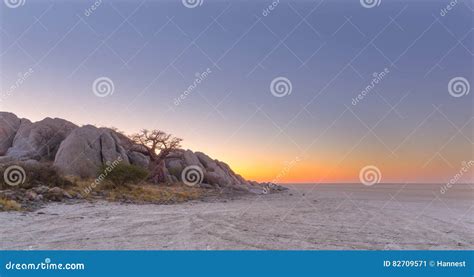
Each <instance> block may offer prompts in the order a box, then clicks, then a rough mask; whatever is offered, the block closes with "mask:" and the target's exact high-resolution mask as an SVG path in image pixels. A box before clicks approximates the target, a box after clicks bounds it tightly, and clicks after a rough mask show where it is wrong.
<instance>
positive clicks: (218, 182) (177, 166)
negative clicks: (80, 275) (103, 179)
mask: <svg viewBox="0 0 474 277" xmlns="http://www.w3.org/2000/svg"><path fill="white" fill-rule="evenodd" d="M140 147H141V146H138V145H136V144H134V143H133V142H132V141H131V140H130V139H129V138H128V137H126V136H125V135H123V134H121V133H119V132H116V131H114V130H112V129H109V128H97V127H95V126H92V125H85V126H82V127H78V126H76V125H75V124H73V123H71V122H68V121H66V120H63V119H59V118H54V119H52V118H46V119H43V120H41V121H38V122H34V123H32V122H30V121H29V120H27V119H19V118H18V117H17V116H16V115H14V114H12V113H6V112H0V163H7V162H12V161H23V162H36V161H40V162H41V161H50V162H53V164H54V166H55V167H56V168H57V169H58V170H59V171H60V172H62V173H63V174H66V175H74V176H80V177H83V178H86V177H89V178H95V177H96V176H97V173H98V170H99V168H100V167H101V166H102V165H104V164H107V163H109V162H114V161H116V160H118V159H120V161H121V162H123V163H126V164H133V165H137V166H141V167H145V168H146V167H148V165H149V163H150V157H148V156H146V155H145V154H143V153H144V152H145V151H143V149H140ZM165 167H166V168H165V180H166V181H167V182H169V183H175V182H184V183H190V182H189V180H183V178H185V177H184V176H185V173H187V171H188V169H194V172H192V174H195V175H194V176H193V179H192V182H191V183H192V184H191V185H199V186H201V187H207V188H218V189H225V188H231V189H237V190H243V191H248V192H252V193H257V194H263V193H268V192H270V191H272V190H277V191H278V190H284V189H285V188H283V187H281V186H277V185H275V184H270V183H264V184H261V183H257V182H253V181H247V180H245V179H244V178H242V176H240V175H238V174H236V173H235V172H234V171H233V170H232V169H231V168H230V167H229V166H228V165H227V164H225V163H223V162H221V161H218V160H215V159H212V158H210V157H209V156H207V155H206V154H204V153H201V152H193V151H191V150H176V151H174V152H172V153H170V154H169V155H168V156H167V157H166V158H165ZM196 174H197V175H196ZM191 176H192V175H191Z"/></svg>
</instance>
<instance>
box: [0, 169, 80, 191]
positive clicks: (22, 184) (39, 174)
mask: <svg viewBox="0 0 474 277" xmlns="http://www.w3.org/2000/svg"><path fill="white" fill-rule="evenodd" d="M5 171H7V172H6V173H7V174H6V175H5ZM39 185H45V186H49V187H66V186H69V185H72V183H71V182H70V181H69V180H67V179H65V178H64V177H62V176H61V175H60V174H59V173H58V171H57V170H56V168H55V167H54V166H53V165H52V164H50V163H38V164H26V163H18V164H5V165H1V166H0V188H1V189H14V188H27V189H28V188H32V187H35V186H39Z"/></svg>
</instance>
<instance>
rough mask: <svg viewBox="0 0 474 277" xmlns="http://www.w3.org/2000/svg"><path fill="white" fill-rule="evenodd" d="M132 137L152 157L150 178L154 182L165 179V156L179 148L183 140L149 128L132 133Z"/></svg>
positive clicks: (141, 149)
mask: <svg viewBox="0 0 474 277" xmlns="http://www.w3.org/2000/svg"><path fill="white" fill-rule="evenodd" d="M130 139H131V140H132V141H133V142H134V143H135V144H136V145H139V147H140V149H137V150H138V151H140V152H142V153H143V154H145V155H147V156H149V157H150V165H149V169H150V180H151V181H152V182H153V183H159V182H163V181H165V176H164V169H165V158H166V156H168V154H169V153H171V152H172V151H173V150H176V149H179V148H180V147H181V141H183V140H182V139H180V138H177V137H174V136H172V135H171V134H167V133H165V132H163V131H160V130H147V129H143V130H141V131H140V132H139V133H136V134H133V135H131V136H130Z"/></svg>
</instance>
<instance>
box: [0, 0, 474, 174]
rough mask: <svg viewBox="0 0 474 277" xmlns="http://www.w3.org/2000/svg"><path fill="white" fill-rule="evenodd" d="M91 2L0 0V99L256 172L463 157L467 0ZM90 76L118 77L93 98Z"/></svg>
mask: <svg viewBox="0 0 474 277" xmlns="http://www.w3.org/2000/svg"><path fill="white" fill-rule="evenodd" d="M94 2H95V1H27V2H26V3H25V5H23V6H21V7H18V8H14V9H11V8H7V7H6V6H5V5H2V7H1V20H0V21H1V22H0V23H1V30H0V31H1V51H0V54H1V89H2V94H3V97H2V102H1V103H0V105H1V110H5V111H10V112H14V113H16V114H17V115H18V116H21V117H26V118H30V119H32V120H40V119H42V118H44V117H47V116H49V117H61V118H65V119H68V120H70V121H73V122H75V123H78V124H84V123H93V124H96V125H100V126H115V127H117V128H119V129H122V130H124V131H125V132H127V133H131V132H135V131H137V130H138V129H141V128H158V129H162V130H165V131H168V132H171V133H173V134H175V135H178V136H180V137H182V138H183V139H184V146H185V147H186V148H191V149H193V150H201V151H204V152H206V153H208V154H210V155H211V156H213V157H215V158H219V159H221V160H224V161H226V162H228V163H229V164H230V165H231V166H232V167H233V168H235V169H236V171H238V172H241V173H242V174H243V175H244V176H245V177H248V178H251V179H258V180H273V179H275V178H277V177H278V176H279V177H278V179H279V180H278V181H287V182H352V181H358V179H359V171H360V169H361V168H363V167H364V166H366V165H375V166H377V167H378V168H379V169H380V171H381V172H382V181H384V182H445V181H447V180H449V179H450V178H452V177H453V176H454V175H455V174H456V173H458V172H459V170H460V168H461V167H462V162H463V161H470V160H474V147H473V146H474V144H473V143H474V139H473V138H474V119H473V110H474V100H473V96H472V95H473V92H472V91H471V92H470V93H469V94H466V95H464V96H462V97H453V96H451V95H450V94H449V92H448V83H449V81H450V80H451V79H452V78H454V77H464V78H466V79H467V80H468V81H469V82H470V84H471V85H472V83H473V82H472V81H473V53H474V46H473V45H474V43H473V38H474V31H473V26H474V24H473V18H474V17H473V9H474V5H473V1H458V3H457V5H456V6H454V7H453V8H452V9H451V10H450V11H448V13H447V14H446V15H444V16H442V15H441V14H440V11H441V9H442V8H444V7H445V6H446V5H447V4H448V3H449V1H388V0H385V1H384V0H382V1H381V4H380V5H379V6H377V7H374V8H364V7H363V6H362V5H361V3H360V2H359V1H280V2H279V3H278V5H276V7H275V8H274V10H272V11H270V13H269V14H268V15H267V16H264V15H263V13H262V12H263V10H264V9H265V8H266V7H268V5H270V4H271V3H272V1H209V0H203V3H202V5H201V6H199V7H196V8H186V7H185V6H184V5H183V4H182V2H181V1H102V3H101V4H100V5H99V6H98V7H97V9H96V10H95V11H93V12H92V13H91V14H90V15H88V16H87V15H86V14H85V10H86V9H88V8H89V7H91V6H92V5H93V3H94ZM2 4H3V3H2ZM29 68H32V69H33V73H32V74H31V76H30V77H28V78H27V79H26V80H25V82H24V83H23V84H21V86H19V87H18V88H16V89H15V90H14V91H12V92H10V93H6V91H7V90H8V89H9V88H10V87H11V86H12V85H13V84H15V82H16V81H17V79H18V73H19V72H22V73H24V72H26V71H28V69H29ZM207 68H209V69H210V71H211V73H210V74H209V76H208V77H207V78H206V79H205V80H203V81H202V82H201V83H200V84H199V85H198V86H197V87H196V89H195V90H193V91H192V92H191V93H190V94H189V95H188V96H187V97H186V99H184V100H183V101H182V102H181V103H180V104H179V105H175V104H174V102H175V101H174V100H175V99H176V98H177V97H179V96H180V95H181V94H183V92H184V91H185V90H186V89H187V88H188V87H189V86H190V85H192V84H193V82H194V80H195V74H196V73H197V72H204V71H206V69H207ZM385 69H387V70H388V71H389V73H388V74H387V75H386V76H385V77H384V78H383V80H381V81H380V82H379V83H378V84H377V85H376V86H375V88H374V90H372V91H371V92H370V93H369V94H368V95H367V96H366V97H365V98H364V99H363V100H362V101H361V102H360V103H359V104H357V105H355V106H354V105H352V99H353V98H355V97H357V95H358V94H359V93H361V91H362V90H364V88H365V87H366V86H368V85H369V84H370V83H371V80H372V79H373V76H372V74H373V73H374V72H377V73H380V72H382V71H384V70H385ZM102 76H105V77H108V78H110V79H111V80H112V81H113V83H114V86H115V90H114V93H113V94H112V95H109V96H107V97H103V98H100V97H97V96H96V95H94V93H93V91H92V84H93V82H94V80H96V79H97V78H99V77H102ZM279 76H284V77H286V78H288V79H289V80H290V81H291V83H292V92H291V94H289V95H286V96H285V97H275V96H273V95H272V93H271V91H270V83H271V82H272V80H273V79H274V78H276V77H279ZM471 90H472V89H471ZM6 94H8V95H6ZM295 159H297V160H298V162H296V163H292V161H295ZM472 172H473V171H472V169H471V170H470V171H469V173H468V174H465V175H464V176H463V180H464V181H472V180H473V179H474V178H473V174H472Z"/></svg>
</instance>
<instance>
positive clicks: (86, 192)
mask: <svg viewBox="0 0 474 277" xmlns="http://www.w3.org/2000/svg"><path fill="white" fill-rule="evenodd" d="M73 183H74V184H75V185H74V186H71V187H69V188H67V189H66V191H67V192H68V193H69V194H71V195H73V196H77V195H81V197H82V198H84V199H90V200H92V199H105V200H108V201H113V202H128V203H137V204H173V203H182V202H186V201H190V200H196V199H200V198H202V197H203V196H204V195H205V193H207V190H205V189H201V188H195V187H189V186H186V185H184V184H173V185H172V186H167V185H164V184H162V185H154V184H148V183H143V184H139V185H124V186H118V187H116V186H111V185H110V184H108V183H107V182H103V183H101V184H99V185H96V186H95V185H93V184H94V180H78V179H76V180H73Z"/></svg>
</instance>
